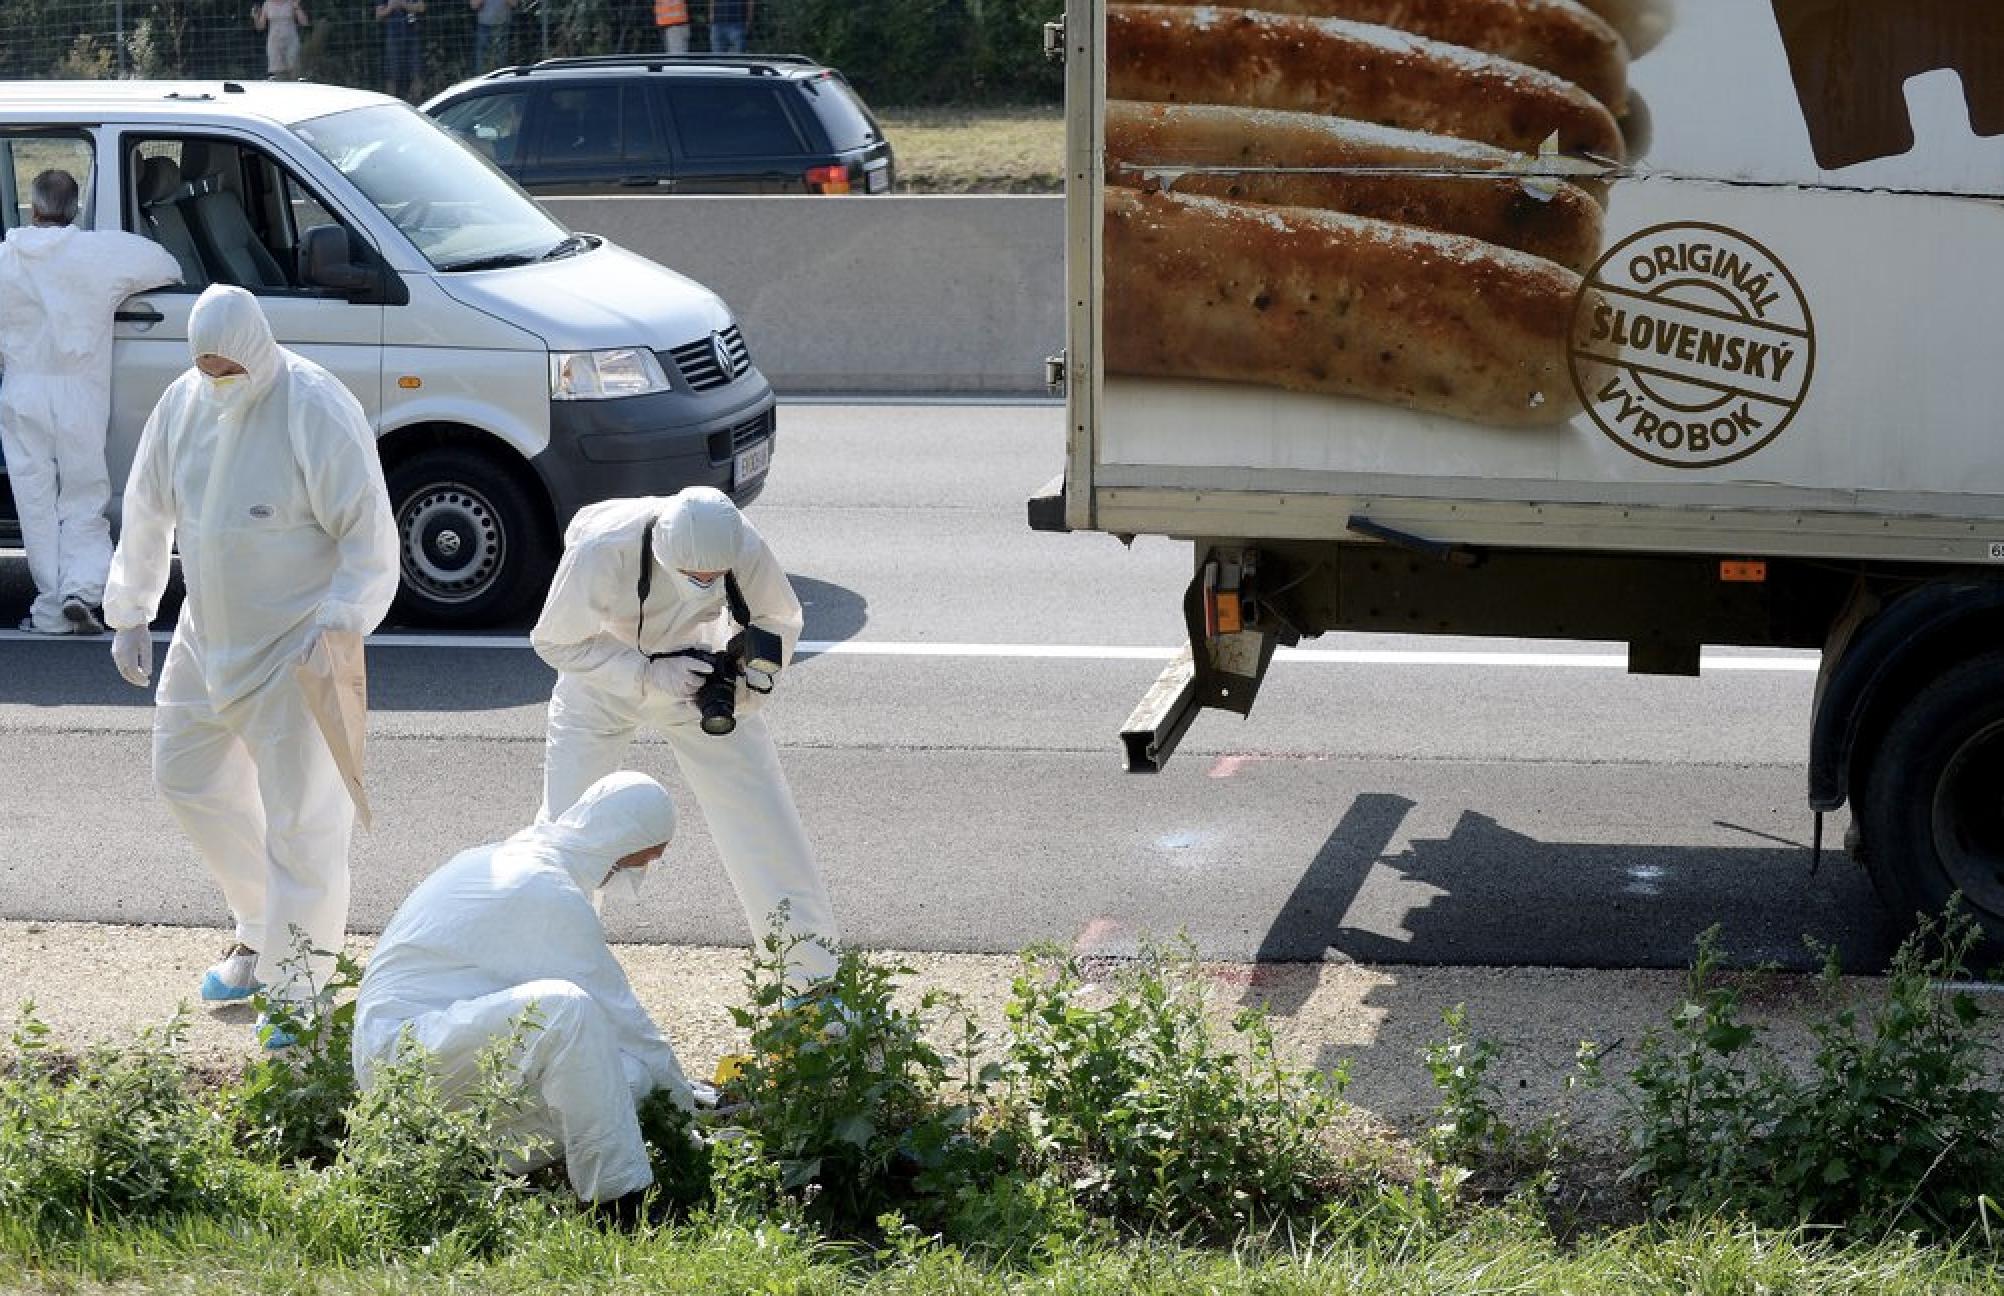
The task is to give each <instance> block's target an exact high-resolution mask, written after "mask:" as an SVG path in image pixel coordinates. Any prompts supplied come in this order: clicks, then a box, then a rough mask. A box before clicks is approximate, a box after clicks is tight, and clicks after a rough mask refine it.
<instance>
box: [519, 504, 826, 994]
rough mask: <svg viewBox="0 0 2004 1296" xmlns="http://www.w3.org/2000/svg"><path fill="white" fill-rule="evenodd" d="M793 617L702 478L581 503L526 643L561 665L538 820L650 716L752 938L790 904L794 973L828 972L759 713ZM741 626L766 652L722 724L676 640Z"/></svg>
mask: <svg viewBox="0 0 2004 1296" xmlns="http://www.w3.org/2000/svg"><path fill="white" fill-rule="evenodd" d="M734 604H735V605H736V606H735V607H733V605H734ZM803 620H804V618H803V617H802V614H801V609H800V600H799V599H798V598H796V597H794V593H793V587H792V586H791V585H789V584H788V583H787V580H786V573H785V572H784V571H783V570H781V568H780V565H779V562H778V561H777V560H776V559H775V558H774V557H773V555H772V551H771V550H770V549H768V548H767V547H766V543H765V541H764V539H762V538H761V537H760V536H759V533H758V532H757V531H756V530H754V529H753V527H752V525H751V523H750V522H748V521H746V520H745V517H744V515H743V514H741V513H740V512H738V508H737V506H736V505H735V504H733V503H731V501H730V499H729V497H728V496H726V495H724V494H723V493H722V492H721V491H716V490H712V489H710V488H709V487H707V486H696V487H691V488H689V489H688V490H685V491H682V492H680V493H679V494H676V495H671V496H669V497H667V498H665V499H630V500H608V501H606V502H605V503H603V504H594V505H592V506H591V507H589V508H586V509H581V510H579V512H578V515H577V517H576V518H575V519H573V520H572V522H571V525H570V529H569V531H568V532H566V533H565V535H564V557H563V561H562V563H560V564H559V565H558V567H557V574H556V578H555V579H554V580H553V581H552V582H551V585H550V593H549V597H548V599H547V600H546V601H545V602H544V604H543V614H542V617H541V619H540V620H538V621H537V622H536V628H535V630H534V631H532V632H531V635H530V639H531V642H532V643H534V645H535V648H536V651H537V653H539V654H540V655H541V656H542V658H543V660H544V661H546V662H548V663H549V664H550V665H552V666H554V667H556V669H557V672H558V677H557V687H556V692H555V693H554V694H553V695H552V696H551V698H550V724H549V750H548V753H547V756H546V758H545V761H546V763H545V765H544V772H543V817H544V818H546V819H548V818H553V817H555V816H557V815H560V814H562V813H563V812H564V811H565V810H566V809H567V808H568V807H569V806H570V804H571V803H572V802H573V801H575V800H576V799H577V797H578V794H579V793H581V792H582V791H584V789H585V788H587V787H589V786H591V784H592V781H593V780H594V779H597V778H599V777H601V776H602V775H604V774H606V773H608V772H610V771H612V770H615V769H618V768H619V767H620V766H622V765H624V764H625V763H626V755H627V751H628V749H629V748H630V747H631V746H632V745H633V738H634V735H635V733H636V732H637V731H638V730H639V728H640V725H641V723H642V722H643V721H644V722H647V723H649V724H651V725H653V726H654V727H655V728H656V729H657V730H658V731H659V732H660V733H661V734H662V735H663V736H665V737H666V738H667V739H668V743H669V746H670V748H671V749H672V750H673V751H674V753H675V764H676V766H677V767H678V768H680V770H681V771H682V777H683V778H684V779H686V780H687V781H688V784H689V790H690V791H691V792H692V793H694V794H695V797H696V801H697V804H698V805H700V806H701V807H702V810H703V819H704V822H705V823H707V824H708V825H709V829H710V835H711V837H712V838H714V839H715V841H716V843H717V854H718V855H719V856H720V857H721V858H722V861H723V865H724V871H725V872H726V873H727V874H728V875H729V876H730V880H731V886H732V889H734V890H735V891H736V892H737V896H738V903H739V904H741V905H743V906H744V911H745V919H746V921H748V922H749V923H750V924H751V934H752V939H753V941H754V942H756V941H758V940H761V939H763V938H764V936H765V934H766V931H767V929H768V926H769V925H770V924H771V922H772V920H773V915H774V914H775V913H777V912H784V913H785V915H786V921H787V929H788V934H789V935H791V936H794V937H797V938H800V939H801V941H802V942H803V943H801V944H799V945H797V946H796V947H795V949H794V952H793V956H792V972H793V974H794V976H795V977H796V979H800V978H804V979H805V980H806V981H809V982H811V981H814V980H818V979H820V978H823V977H826V976H827V975H828V974H829V973H831V972H832V971H833V970H834V967H835V961H834V956H833V955H832V954H831V953H830V951H829V947H830V946H832V945H833V944H834V943H835V942H836V940H837V939H838V933H837V931H836V928H835V911H834V907H833V906H832V905H831V904H830V903H829V900H828V888H827V886H826V885H825V884H824V883H823V882H822V879H821V870H820V868H819V867H818V866H817V865H816V864H815V862H814V852H813V850H812V849H811V848H810V847H809V845H808V842H807V833H806V831H805V830H804V829H803V828H802V827H801V824H800V814H799V811H798V810H796V809H795V808H794V804H793V793H792V791H791V790H790V789H788V787H787V785H786V775H785V773H784V772H783V771H782V770H781V769H780V767H779V753H778V752H777V751H776V750H775V749H774V747H773V744H772V736H771V734H770V733H769V732H768V731H767V729H766V726H765V720H764V717H762V716H761V715H759V714H758V711H759V708H760V705H761V704H762V702H763V701H764V694H765V693H767V692H770V691H771V689H772V686H773V676H774V675H775V674H776V673H777V672H778V671H779V670H780V669H781V668H782V667H783V666H784V665H785V664H786V663H787V662H788V661H790V660H791V659H792V656H793V649H794V645H795V644H796V643H798V642H799V639H800V630H801V626H802V624H803ZM740 627H743V628H746V629H756V630H758V631H761V632H763V634H764V635H765V636H767V637H768V639H767V643H768V646H769V648H770V649H771V650H772V651H773V652H774V653H775V656H774V657H773V658H771V659H767V660H766V661H765V662H764V663H763V664H764V666H765V667H766V669H765V670H758V669H750V670H748V671H747V673H746V674H745V675H744V676H743V677H741V678H739V679H738V681H737V682H736V686H735V690H734V692H735V698H736V701H735V708H734V709H735V720H736V723H735V727H731V728H729V729H728V731H727V732H717V731H716V730H715V729H714V728H706V726H705V722H704V720H703V717H702V713H701V712H700V710H699V709H698V705H697V702H696V694H697V691H698V690H699V689H700V688H701V687H702V685H703V684H704V682H705V680H706V679H707V677H708V675H709V673H710V671H711V669H712V668H711V666H710V665H709V664H708V663H706V662H705V661H703V660H702V659H701V658H699V657H694V656H689V655H687V651H686V650H688V649H692V648H693V649H701V650H704V651H707V652H712V653H715V652H719V651H721V650H723V649H724V648H725V647H726V646H727V645H728V644H729V642H730V641H731V639H732V637H733V635H734V634H735V633H736V632H737V630H738V629H739V628H740ZM750 656H752V658H753V664H754V665H756V658H757V654H751V655H750Z"/></svg>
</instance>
